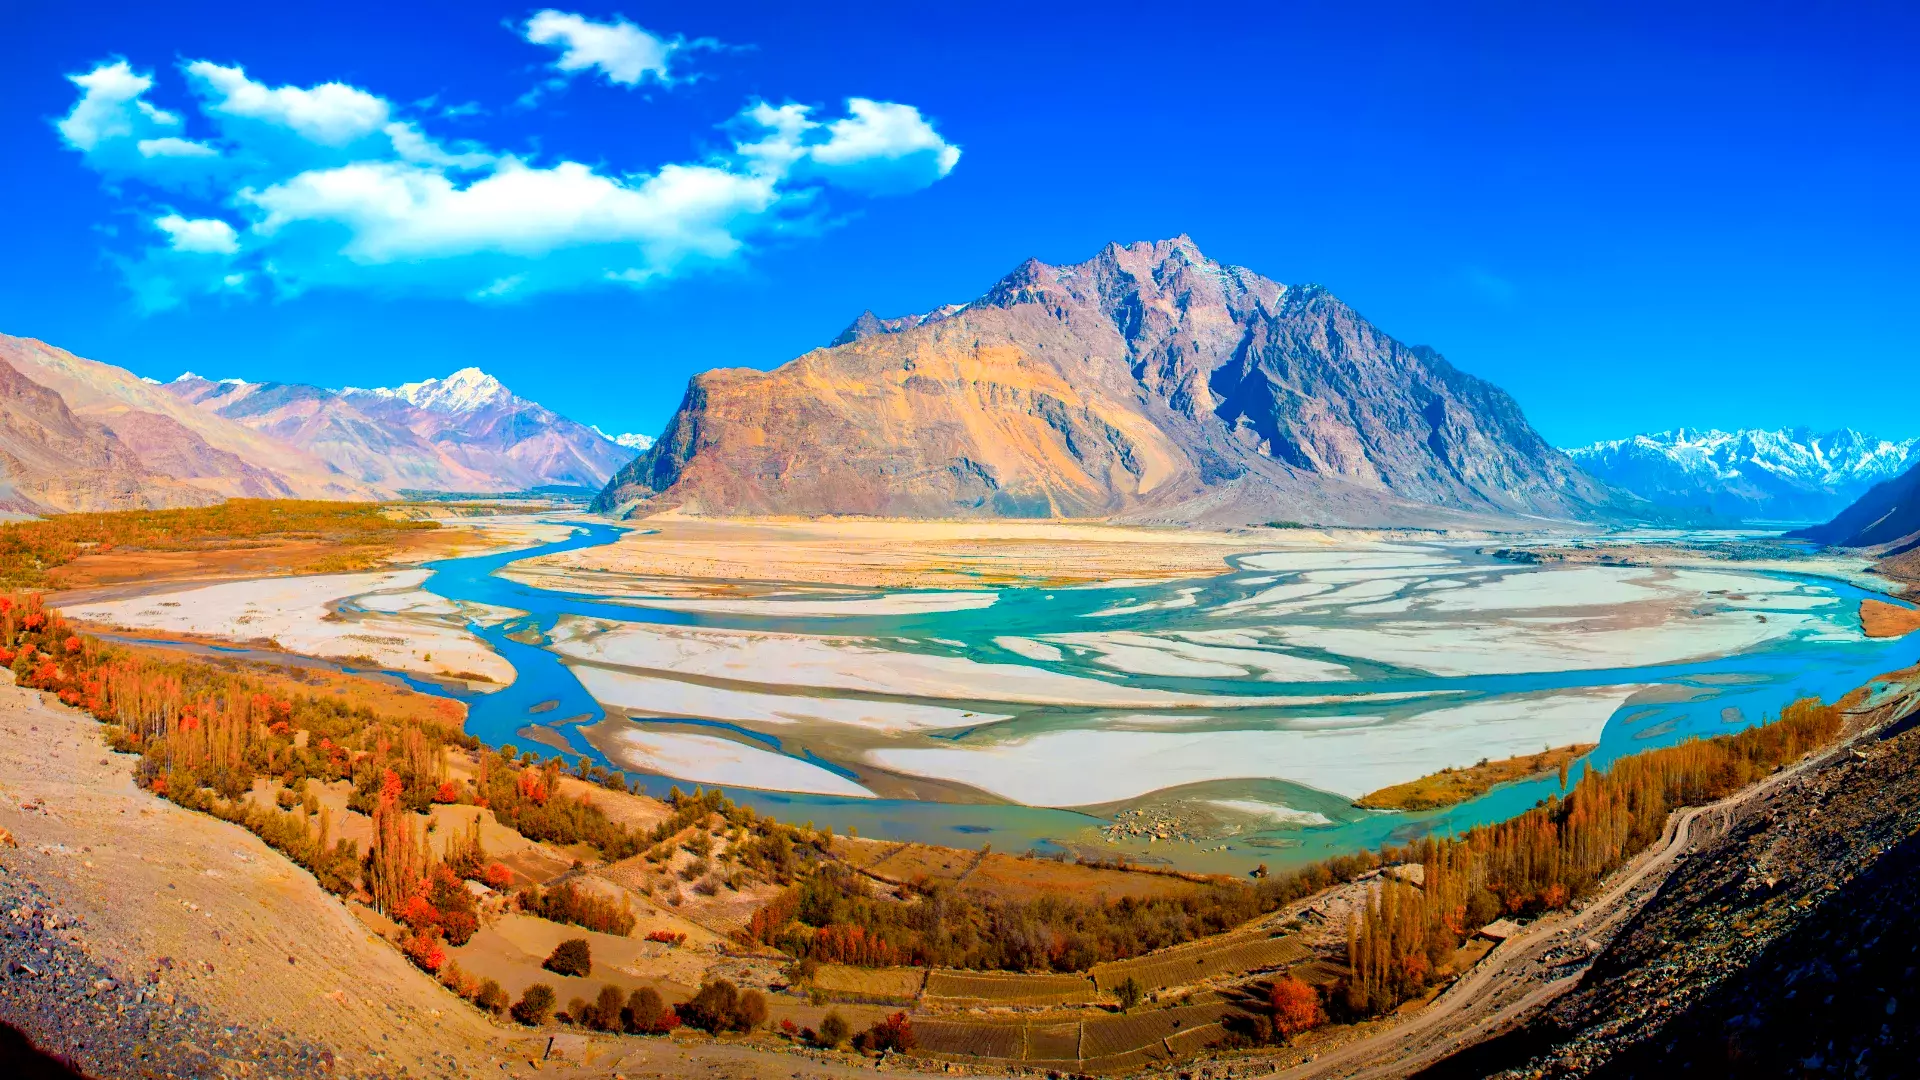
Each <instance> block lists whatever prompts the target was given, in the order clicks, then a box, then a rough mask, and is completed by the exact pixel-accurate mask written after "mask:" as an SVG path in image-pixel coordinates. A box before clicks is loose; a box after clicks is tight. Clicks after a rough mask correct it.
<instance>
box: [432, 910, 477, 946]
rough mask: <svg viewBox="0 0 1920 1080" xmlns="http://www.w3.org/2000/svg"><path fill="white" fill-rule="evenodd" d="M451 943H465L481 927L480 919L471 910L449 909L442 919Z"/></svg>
mask: <svg viewBox="0 0 1920 1080" xmlns="http://www.w3.org/2000/svg"><path fill="white" fill-rule="evenodd" d="M440 928H441V929H442V930H444V931H445V932H446V935H447V943H448V944H449V945H465V944H466V943H467V942H469V941H472V940H473V935H474V934H475V933H477V932H478V931H479V929H480V919H479V917H478V916H476V915H475V914H474V913H473V912H471V911H449V912H447V913H446V914H445V915H444V916H442V917H441V920H440Z"/></svg>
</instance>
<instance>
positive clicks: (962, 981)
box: [926, 971, 1095, 1006]
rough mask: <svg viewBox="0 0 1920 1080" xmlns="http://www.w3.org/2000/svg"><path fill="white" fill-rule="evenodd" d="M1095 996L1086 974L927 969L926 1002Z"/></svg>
mask: <svg viewBox="0 0 1920 1080" xmlns="http://www.w3.org/2000/svg"><path fill="white" fill-rule="evenodd" d="M1094 997H1095V991H1094V984H1093V980H1091V979H1089V978H1087V977H1086V976H1085V975H1018V974H1012V973H1004V974H1003V973H999V972H984V971H931V972H928V973H927V987H926V1001H927V1004H929V1005H932V1004H951V1005H1040V1006H1046V1005H1082V1004H1088V1003H1091V1002H1092V1001H1093V999H1094Z"/></svg>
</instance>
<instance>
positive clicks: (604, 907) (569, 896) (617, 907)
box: [520, 882, 633, 937]
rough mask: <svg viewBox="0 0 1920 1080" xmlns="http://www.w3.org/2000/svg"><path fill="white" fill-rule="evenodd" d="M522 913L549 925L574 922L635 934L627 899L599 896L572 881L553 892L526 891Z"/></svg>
mask: <svg viewBox="0 0 1920 1080" xmlns="http://www.w3.org/2000/svg"><path fill="white" fill-rule="evenodd" d="M520 910H522V911H525V912H527V913H528V914H530V915H538V916H539V917H541V918H543V919H546V920H547V921H549V922H557V923H571V924H572V925H574V926H578V927H582V928H584V929H587V930H595V931H598V932H600V933H602V934H617V935H619V936H621V937H625V936H626V935H628V934H630V933H632V932H633V909H632V908H630V907H628V906H627V902H626V901H625V900H624V899H622V900H617V901H616V900H614V899H612V898H611V897H605V896H596V895H594V894H593V893H592V892H589V891H588V890H586V889H583V888H580V887H579V886H576V885H574V884H573V883H572V882H567V883H565V884H562V885H560V886H558V887H556V888H553V889H541V888H540V887H539V886H537V885H535V886H531V887H529V888H527V889H524V890H522V891H521V893H520Z"/></svg>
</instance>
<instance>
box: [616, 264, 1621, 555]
mask: <svg viewBox="0 0 1920 1080" xmlns="http://www.w3.org/2000/svg"><path fill="white" fill-rule="evenodd" d="M827 386H831V387H834V388H835V389H834V392H833V393H831V394H825V393H822V391H821V389H820V388H821V387H827ZM663 496H664V497H665V498H666V499H667V500H668V502H667V504H670V505H682V506H687V507H689V508H690V509H693V510H695V511H697V512H710V513H872V514H906V515H910V516H939V517H944V516H952V515H955V514H961V515H985V516H991V515H1013V516H1036V515H1038V516H1080V515H1129V516H1134V517H1137V518H1139V519H1141V520H1168V521H1179V520H1213V521H1256V522H1257V521H1267V520H1273V519H1276V518H1288V519H1291V520H1305V519H1306V518H1304V517H1302V515H1308V516H1310V517H1315V518H1319V519H1321V520H1327V521H1335V522H1361V521H1366V522H1380V521H1416V520H1422V519H1423V518H1427V517H1429V512H1430V511H1431V509H1432V508H1445V509H1446V510H1449V511H1456V512H1464V513H1467V514H1495V515H1504V514H1522V515H1544V516H1549V517H1561V518H1566V517H1583V516H1588V515H1593V514H1600V515H1609V514H1614V513H1619V512H1622V511H1621V509H1620V508H1621V507H1622V506H1625V505H1627V504H1630V503H1632V500H1625V502H1619V501H1618V499H1619V496H1618V493H1617V492H1612V491H1609V490H1607V489H1605V488H1602V487H1600V486H1599V485H1596V484H1594V483H1593V482H1592V481H1591V480H1590V479H1589V478H1588V477H1586V476H1585V475H1584V474H1582V473H1581V472H1580V470H1579V469H1578V468H1577V467H1575V466H1574V465H1573V463H1572V462H1571V461H1569V460H1568V459H1567V458H1566V457H1565V456H1564V455H1562V454H1560V453H1559V452H1558V451H1556V450H1554V449H1553V448H1552V447H1550V446H1548V445H1547V444H1546V443H1545V441H1544V440H1542V439H1541V438H1540V436H1539V434H1538V433H1537V432H1535V431H1534V430H1533V429H1532V428H1531V427H1530V426H1529V425H1528V424H1527V422H1526V419H1525V417H1524V416H1523V415H1522V414H1521V411H1520V409H1519V406H1518V405H1517V404H1515V403H1514V401H1513V399H1512V398H1510V397H1508V396H1507V395H1506V394H1505V393H1503V392H1502V391H1500V390H1499V389H1498V388H1497V387H1494V386H1491V385H1490V384H1487V383H1485V382H1482V381H1481V380H1479V379H1475V378H1473V377H1472V376H1470V375H1467V374H1465V373H1463V372H1461V371H1459V370H1458V369H1456V368H1454V367H1453V366H1452V365H1450V364H1448V363H1447V362H1446V361H1445V360H1443V359H1442V358H1441V357H1440V356H1439V354H1438V353H1435V352H1433V351H1432V350H1431V349H1421V348H1414V347H1409V346H1407V345H1404V344H1401V343H1400V342H1397V341H1395V340H1394V339H1392V338H1391V337H1389V336H1387V335H1386V334H1385V333H1383V332H1382V331H1380V330H1379V329H1377V328H1376V327H1374V326H1373V325H1372V324H1370V323H1369V322H1367V321H1366V319H1364V318H1363V317H1361V316H1360V314H1359V313H1358V312H1356V311H1354V310H1353V309H1352V308H1351V307H1348V306H1347V305H1346V304H1344V303H1342V302H1340V301H1339V300H1338V299H1337V298H1335V297H1334V296H1333V295H1332V294H1331V293H1328V292H1327V291H1326V290H1324V289H1321V288H1318V287H1316V286H1305V287H1297V288H1289V287H1288V286H1285V285H1282V284H1280V283H1278V282H1276V281H1274V280H1272V279H1269V278H1267V277H1264V276H1262V275H1260V274H1257V273H1255V272H1253V271H1251V270H1248V269H1246V268H1244V267H1239V266H1232V265H1227V264H1222V263H1220V262H1218V261H1216V260H1213V259H1210V258H1208V257H1207V256H1206V255H1205V254H1204V253H1203V252H1201V251H1200V249H1199V247H1198V245H1196V244H1195V243H1194V242H1193V240H1192V238H1191V237H1187V236H1176V237H1173V238H1171V239H1166V240H1156V241H1139V242H1135V243H1129V244H1118V243H1116V244H1108V245H1106V246H1105V247H1103V248H1102V249H1100V251H1098V252H1097V253H1096V254H1094V255H1093V257H1092V258H1089V259H1087V260H1086V261H1084V262H1079V263H1071V264H1066V265H1061V266H1055V265H1051V264H1048V263H1044V262H1041V261H1040V260H1038V259H1032V258H1029V259H1027V260H1025V261H1023V262H1022V263H1020V264H1019V265H1018V266H1017V267H1015V268H1014V269H1013V271H1012V272H1011V273H1009V274H1007V275H1005V276H1004V277H1002V278H1001V279H1000V280H999V281H997V282H995V283H994V284H993V285H992V286H991V287H990V288H989V289H988V290H987V291H986V292H985V293H983V294H982V295H981V296H980V297H979V298H978V299H976V300H974V301H973V302H972V303H969V304H966V305H963V306H957V307H948V308H940V309H936V310H935V311H932V312H927V313H925V314H921V315H912V316H906V317H902V318H899V319H882V318H880V317H878V316H875V315H873V314H872V313H871V312H868V313H865V314H863V315H862V316H861V317H860V318H859V319H857V320H855V321H854V323H853V324H852V325H850V326H849V327H848V328H847V330H846V331H845V332H843V333H842V334H841V335H839V336H838V337H837V338H835V342H834V346H832V347H829V348H827V349H822V350H816V351H814V352H810V353H808V354H807V355H805V356H802V357H800V358H798V359H796V360H794V361H793V362H792V363H790V364H788V365H785V366H783V367H781V368H778V369H775V370H773V371H771V372H754V371H749V370H744V369H743V370H736V371H724V372H710V373H707V374H705V375H700V376H696V377H695V378H694V380H693V382H692V384H691V385H690V386H689V387H688V390H687V395H686V399H685V401H684V402H683V404H682V406H681V409H680V411H679V413H678V414H677V415H676V416H675V417H674V419H673V421H672V422H671V423H670V424H669V425H668V427H667V430H666V432H665V433H664V434H663V435H662V437H661V440H660V442H659V443H657V444H656V445H655V446H654V447H652V448H651V449H650V450H649V451H647V452H646V453H645V454H643V455H642V456H641V457H640V458H639V459H637V460H636V461H634V462H633V463H632V464H631V465H630V466H628V467H627V468H626V469H623V470H622V472H621V474H620V475H619V476H616V477H615V478H614V480H613V482H612V483H611V484H609V486H608V488H607V490H606V491H605V492H603V493H602V495H601V498H600V500H599V503H598V504H597V505H599V506H600V507H601V508H603V509H613V508H617V507H621V506H623V505H632V504H635V503H636V502H643V501H644V502H649V503H651V502H652V501H653V500H655V499H658V498H661V497H663ZM1423 507H1424V508H1427V509H1425V510H1423V509H1422V508H1423ZM1624 512H1627V513H1632V512H1634V511H1633V510H1631V509H1629V510H1626V511H1624Z"/></svg>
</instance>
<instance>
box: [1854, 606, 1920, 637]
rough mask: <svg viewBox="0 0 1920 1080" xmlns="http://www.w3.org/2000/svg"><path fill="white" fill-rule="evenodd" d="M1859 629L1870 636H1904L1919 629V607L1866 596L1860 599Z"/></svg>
mask: <svg viewBox="0 0 1920 1080" xmlns="http://www.w3.org/2000/svg"><path fill="white" fill-rule="evenodd" d="M1860 629H1861V630H1862V631H1863V632H1865V633H1866V635H1867V636H1868V637H1870V638H1896V637H1905V636H1906V635H1908V634H1911V633H1912V632H1914V631H1915V630H1920V609H1916V608H1909V607H1901V606H1900V605H1898V604H1889V603H1887V602H1886V601H1884V600H1874V599H1871V598H1868V599H1865V600H1862V601H1860Z"/></svg>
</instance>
